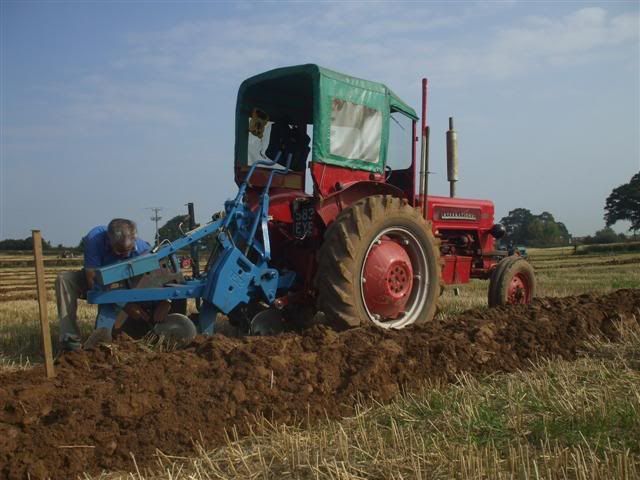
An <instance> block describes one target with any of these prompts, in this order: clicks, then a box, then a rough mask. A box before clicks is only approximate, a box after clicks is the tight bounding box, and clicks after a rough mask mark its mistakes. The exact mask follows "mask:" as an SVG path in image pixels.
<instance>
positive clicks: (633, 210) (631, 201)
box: [604, 172, 640, 232]
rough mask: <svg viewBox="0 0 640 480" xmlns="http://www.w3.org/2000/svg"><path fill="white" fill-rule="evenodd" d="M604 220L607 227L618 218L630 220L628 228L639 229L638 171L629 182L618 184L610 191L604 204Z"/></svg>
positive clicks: (639, 175) (639, 183)
mask: <svg viewBox="0 0 640 480" xmlns="http://www.w3.org/2000/svg"><path fill="white" fill-rule="evenodd" d="M604 211H605V214H604V220H605V222H606V225H607V227H610V226H611V225H613V224H615V223H616V222H617V221H618V220H628V221H630V222H631V227H630V228H629V230H630V231H631V230H633V231H634V232H637V231H638V230H640V172H638V173H636V174H635V175H634V176H633V177H631V180H630V181H629V183H625V184H624V185H620V186H619V187H616V188H614V189H613V190H612V191H611V194H610V195H609V196H608V197H607V201H606V203H605V206H604Z"/></svg>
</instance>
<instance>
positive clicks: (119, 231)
mask: <svg viewBox="0 0 640 480" xmlns="http://www.w3.org/2000/svg"><path fill="white" fill-rule="evenodd" d="M136 233H137V229H136V224H135V222H132V221H131V220H127V219H126V218H114V219H113V220H111V221H110V222H109V226H108V227H107V236H108V237H109V243H110V244H111V251H112V252H113V253H114V254H115V255H116V256H118V257H123V258H124V257H128V256H129V254H130V253H131V252H132V251H133V250H134V249H135V248H136Z"/></svg>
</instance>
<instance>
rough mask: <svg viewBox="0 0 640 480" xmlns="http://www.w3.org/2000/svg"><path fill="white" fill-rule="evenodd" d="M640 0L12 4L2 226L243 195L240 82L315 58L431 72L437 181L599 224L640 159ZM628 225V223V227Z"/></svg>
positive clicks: (81, 228)
mask: <svg viewBox="0 0 640 480" xmlns="http://www.w3.org/2000/svg"><path fill="white" fill-rule="evenodd" d="M639 5H640V4H639V3H638V2H635V1H634V2H511V1H508V2H442V3H438V2H425V3H406V4H402V3H399V2H393V3H380V2H376V3H373V2H338V3H323V2H313V3H284V2H278V3H266V2H262V3H249V2H235V3H213V2H191V3H189V2H104V3H101V2H79V1H78V2H28V1H20V2H12V1H7V0H2V1H1V2H0V6H1V10H0V22H1V30H2V31H1V41H2V45H1V69H2V71H1V85H0V95H1V98H0V106H1V112H0V122H1V131H0V147H1V151H0V155H1V166H0V176H1V179H0V181H1V184H0V238H18V237H19V238H22V237H25V236H27V235H29V234H30V230H31V229H32V228H39V229H41V230H42V232H43V236H44V237H45V238H46V239H48V240H50V241H52V242H53V243H65V244H77V242H78V241H79V239H80V237H82V235H84V234H85V233H86V232H87V231H88V230H89V229H90V228H91V227H93V226H94V225H97V224H101V223H106V222H108V221H109V219H111V218H112V217H117V216H122V217H129V218H132V219H134V220H136V221H137V222H138V223H139V227H140V231H141V234H142V236H143V237H145V238H147V239H152V237H153V224H152V222H151V220H150V219H149V217H150V216H151V212H150V211H148V210H146V207H151V206H162V207H164V208H165V210H164V211H163V212H162V213H163V215H164V217H165V219H168V218H170V217H172V216H174V215H176V214H178V213H182V212H183V211H184V210H185V207H184V204H185V203H187V202H188V201H193V202H195V204H196V213H197V215H198V216H199V220H201V221H203V220H206V218H208V216H209V215H211V214H212V213H214V212H216V211H218V210H219V209H220V208H221V207H222V204H223V202H224V200H225V199H226V198H227V197H229V196H231V195H232V194H233V193H234V190H235V185H234V183H233V180H232V162H233V159H232V152H233V141H234V139H233V116H234V103H235V96H236V92H237V88H238V86H239V84H240V82H241V81H242V80H243V79H244V78H246V77H249V76H251V75H253V74H255V73H259V72H261V71H264V70H268V69H270V68H274V67H278V66H283V65H292V64H297V63H319V64H321V65H323V66H326V67H329V68H332V69H334V70H338V71H342V72H344V73H349V74H352V75H355V76H360V77H364V78H367V79H371V80H377V81H381V82H384V83H386V84H387V85H388V86H390V87H391V88H392V89H393V90H394V91H395V92H396V93H398V94H399V95H400V96H401V97H402V98H404V99H405V100H406V101H407V102H408V103H410V104H412V105H414V107H415V108H416V109H418V108H417V107H418V105H419V96H420V79H421V77H422V76H427V77H429V79H430V84H431V91H430V99H429V105H430V111H429V123H430V124H431V128H432V140H433V141H432V150H431V165H432V168H431V169H432V170H433V171H434V172H435V173H434V174H433V175H432V177H431V182H430V186H431V191H432V193H435V194H446V193H447V192H448V184H447V183H446V168H445V151H444V132H445V130H446V128H447V119H448V116H450V115H453V116H454V117H455V119H456V129H457V130H458V135H459V144H460V160H461V165H460V177H461V180H460V182H459V183H458V187H457V188H458V193H459V195H460V196H463V197H469V198H488V199H491V200H493V201H494V202H495V204H496V217H497V219H499V218H500V217H501V216H503V215H505V214H506V213H507V212H508V211H509V210H510V209H513V208H516V207H524V208H528V209H530V210H532V211H533V212H534V213H540V212H541V211H543V210H547V211H550V212H551V213H553V214H554V216H555V217H556V219H557V220H560V221H563V222H564V223H565V224H566V225H567V227H568V228H569V231H570V232H571V233H573V234H574V235H584V234H589V233H593V232H594V231H595V230H596V229H599V228H601V227H602V226H603V220H602V215H603V206H604V201H605V199H606V197H607V195H608V194H609V192H610V191H611V189H612V188H614V187H616V186H617V185H619V184H621V183H625V182H627V181H628V180H629V179H630V178H631V176H632V175H633V174H634V173H635V172H637V171H638V170H640V133H639V132H640V20H639V18H640V17H639V15H640V8H639ZM618 227H619V228H618V230H622V229H623V228H624V227H625V226H624V225H622V224H620V225H618Z"/></svg>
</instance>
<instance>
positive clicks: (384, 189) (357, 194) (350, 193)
mask: <svg viewBox="0 0 640 480" xmlns="http://www.w3.org/2000/svg"><path fill="white" fill-rule="evenodd" d="M372 195H392V196H394V197H398V198H404V199H406V195H405V193H404V192H403V191H402V190H401V189H399V188H398V187H395V186H393V185H390V184H388V183H382V182H369V181H364V182H362V181H360V182H354V183H352V184H350V185H346V186H345V187H344V188H342V189H341V190H337V191H335V192H332V193H331V194H330V195H327V196H326V197H324V198H322V199H321V200H320V201H319V202H318V203H317V204H316V213H317V214H318V216H319V217H320V219H321V220H322V222H323V223H324V225H325V226H328V225H329V224H330V223H331V222H333V221H334V220H335V218H336V217H337V216H338V214H339V213H340V212H341V211H342V210H344V209H345V208H347V207H348V206H349V205H351V204H353V203H355V202H357V201H358V200H360V199H362V198H365V197H370V196H372Z"/></svg>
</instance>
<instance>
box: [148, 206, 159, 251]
mask: <svg viewBox="0 0 640 480" xmlns="http://www.w3.org/2000/svg"><path fill="white" fill-rule="evenodd" d="M147 210H151V211H152V212H153V217H151V220H152V221H154V222H156V245H158V244H159V243H160V229H159V227H158V222H159V221H160V220H162V217H161V216H160V212H161V211H162V210H163V208H162V207H147Z"/></svg>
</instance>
